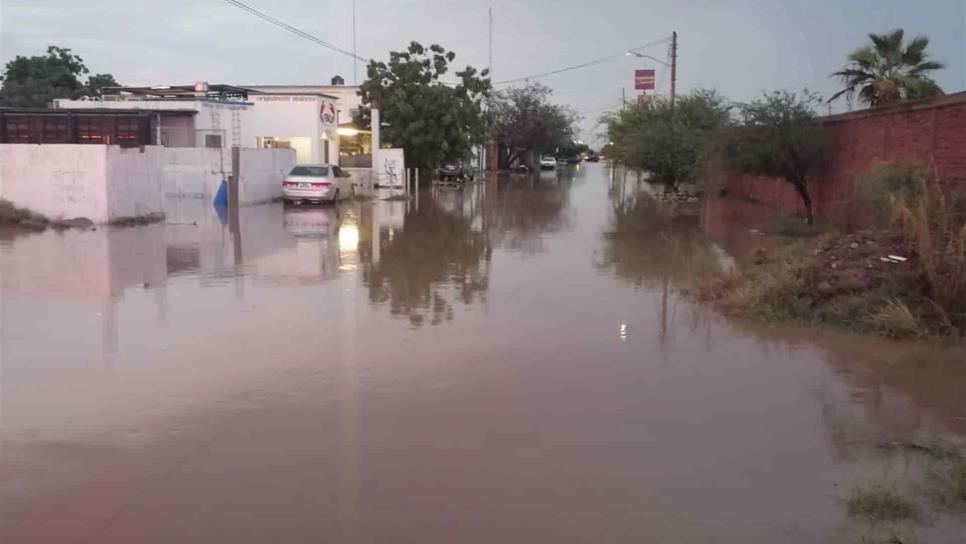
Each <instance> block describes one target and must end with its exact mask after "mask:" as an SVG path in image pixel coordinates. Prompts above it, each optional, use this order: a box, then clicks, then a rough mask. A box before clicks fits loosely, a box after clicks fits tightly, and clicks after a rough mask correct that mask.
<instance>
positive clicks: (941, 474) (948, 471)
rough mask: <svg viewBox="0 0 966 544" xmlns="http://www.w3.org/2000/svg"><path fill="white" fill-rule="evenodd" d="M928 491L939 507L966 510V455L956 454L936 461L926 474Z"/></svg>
mask: <svg viewBox="0 0 966 544" xmlns="http://www.w3.org/2000/svg"><path fill="white" fill-rule="evenodd" d="M926 490H927V493H928V494H929V496H930V498H932V500H933V501H934V502H935V503H936V504H938V505H939V506H942V507H944V508H950V509H960V510H964V509H966V454H963V453H962V452H956V453H955V454H952V455H947V456H946V457H944V458H942V459H938V460H936V461H934V462H933V463H932V464H931V465H930V467H929V469H928V470H927V472H926Z"/></svg>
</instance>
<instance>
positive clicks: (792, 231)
mask: <svg viewBox="0 0 966 544" xmlns="http://www.w3.org/2000/svg"><path fill="white" fill-rule="evenodd" d="M830 230H831V227H829V225H827V224H825V223H824V222H823V221H821V220H820V219H815V222H814V224H812V225H809V224H808V223H807V222H806V221H805V218H804V217H802V216H800V215H798V214H784V215H780V216H778V217H776V218H774V219H772V220H771V221H769V222H768V223H765V224H764V225H762V226H761V231H762V232H764V233H766V234H773V235H778V236H785V237H788V238H813V237H815V236H819V235H821V234H825V233H827V232H829V231H830Z"/></svg>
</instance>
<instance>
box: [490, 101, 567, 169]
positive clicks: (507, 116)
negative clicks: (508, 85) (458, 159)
mask: <svg viewBox="0 0 966 544" xmlns="http://www.w3.org/2000/svg"><path fill="white" fill-rule="evenodd" d="M551 94H552V91H551V90H550V88H549V87H545V86H543V85H540V84H538V83H532V84H530V85H527V86H525V87H519V88H513V89H507V90H505V91H500V92H497V93H495V94H494V96H493V99H492V100H491V101H490V115H491V119H492V129H491V133H490V134H491V136H492V137H493V139H494V140H495V141H496V142H498V143H500V144H502V146H501V147H502V149H503V152H502V154H501V155H500V159H499V160H500V168H501V169H503V170H506V169H509V168H511V167H512V166H513V164H514V163H516V162H517V161H519V160H521V159H522V158H523V157H524V156H525V155H526V154H527V153H531V152H532V153H533V154H534V155H537V156H539V155H540V154H541V153H543V152H545V151H553V150H556V149H557V148H560V147H564V146H566V145H567V144H568V143H569V142H571V141H572V140H573V134H574V129H573V124H574V120H575V119H576V114H574V113H573V112H572V111H571V110H570V109H569V108H567V107H565V106H560V105H557V104H551V103H550V95H551Z"/></svg>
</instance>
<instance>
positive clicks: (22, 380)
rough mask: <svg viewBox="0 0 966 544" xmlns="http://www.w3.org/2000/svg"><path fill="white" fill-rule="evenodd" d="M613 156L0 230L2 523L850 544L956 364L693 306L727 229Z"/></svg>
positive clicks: (947, 416)
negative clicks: (676, 204) (850, 500)
mask: <svg viewBox="0 0 966 544" xmlns="http://www.w3.org/2000/svg"><path fill="white" fill-rule="evenodd" d="M608 176H609V172H608V170H607V169H606V167H605V166H604V165H587V166H585V167H581V168H579V169H576V170H573V171H566V172H560V173H557V174H544V175H542V176H540V177H539V178H536V179H527V178H518V179H501V180H491V181H489V182H487V183H486V184H485V185H476V186H474V187H472V188H467V189H466V190H463V191H455V190H437V191H436V192H429V191H425V192H423V193H422V194H421V195H420V198H419V202H418V205H417V203H416V202H409V203H406V202H388V201H376V202H369V203H361V204H354V205H347V206H344V207H339V208H337V209H335V208H286V207H283V206H282V205H281V204H274V205H264V206H255V207H248V208H244V209H243V210H242V211H241V216H240V222H239V224H237V225H236V226H232V225H231V224H229V225H223V224H222V223H221V222H220V221H219V219H218V216H217V215H215V214H214V213H213V212H211V211H210V209H209V207H208V206H207V204H206V203H199V202H195V201H190V200H187V201H175V202H171V209H172V213H170V214H169V216H168V219H167V223H166V224H159V225H150V226H144V227H132V228H126V229H99V230H96V231H87V232H78V231H69V232H45V233H40V234H36V233H28V234H20V233H11V232H5V233H3V234H2V235H0V287H2V303H0V356H2V369H0V370H2V372H0V394H2V396H0V542H3V543H5V544H13V543H17V544H19V543H33V542H45V543H46V542H90V543H98V544H102V543H114V542H124V543H129V542H147V543H172V542H179V543H185V542H191V543H196V542H197V543H212V542H224V543H233V544H238V543H263V542H285V543H299V542H306V543H307V542H339V543H343V542H344V543H356V542H365V543H370V542H371V543H382V542H403V543H405V542H412V543H420V544H427V543H452V542H460V543H487V544H489V543H493V542H505V543H510V542H514V543H515V542H520V543H524V542H526V543H533V542H547V543H555V544H559V543H564V542H574V543H578V542H579V543H585V542H668V543H671V542H673V543H707V542H716V543H721V542H726V543H743V544H747V543H777V542H789V543H815V542H860V541H861V538H863V530H864V529H863V527H861V526H859V525H857V523H856V522H853V521H850V520H849V519H848V518H847V517H846V514H845V508H844V506H843V498H844V496H845V494H846V493H847V490H848V488H849V487H850V486H851V485H853V484H855V483H856V482H863V481H868V480H903V479H905V478H907V477H911V476H914V474H913V473H914V472H915V471H917V470H918V469H917V463H916V461H915V460H914V459H912V460H910V459H895V458H890V457H887V454H886V453H884V452H883V451H882V450H881V449H880V448H878V447H877V445H878V444H880V443H881V442H882V441H885V440H891V439H895V438H902V437H909V436H935V437H946V438H949V439H952V440H961V439H962V438H963V436H964V434H966V401H964V398H966V368H964V366H966V365H964V364H963V363H964V360H966V356H964V354H963V352H949V351H947V352H939V351H932V350H929V349H926V348H921V347H916V346H911V345H901V344H895V343H888V342H882V341H874V340H866V339H857V338H852V337H847V336H841V335H835V334H831V333H822V332H816V331H809V330H802V329H794V328H767V329H762V328H756V327H752V326H749V325H746V324H742V323H733V322H729V321H728V320H726V319H724V318H723V317H721V316H719V315H717V314H715V313H714V312H713V311H712V310H710V309H708V308H704V307H701V306H699V305H696V304H693V303H692V302H690V301H689V300H688V299H686V298H684V297H682V296H680V295H678V294H677V293H678V291H677V288H678V287H680V286H681V285H682V284H683V283H684V282H685V281H686V280H687V278H688V275H689V274H693V273H697V271H698V270H700V269H702V268H703V267H706V266H714V265H716V264H717V263H720V262H724V261H727V260H728V258H729V257H728V251H730V250H731V249H730V248H729V247H728V243H725V242H722V244H723V245H718V243H716V240H719V238H718V237H716V236H715V234H719V235H720V233H721V232H723V230H722V228H723V227H722V225H720V224H718V223H716V222H713V221H710V220H709V219H708V218H702V217H698V216H694V217H682V218H679V219H677V220H675V222H674V224H673V225H672V226H671V227H670V228H667V229H658V230H655V229H654V228H652V226H651V225H650V224H649V220H648V219H647V211H648V205H646V204H642V203H643V202H645V201H643V200H641V198H642V197H639V196H638V195H637V193H636V192H635V191H636V189H635V188H634V184H633V183H631V184H630V186H627V185H624V184H620V183H614V182H612V181H611V180H610V179H609V177H608ZM709 233H711V234H712V236H709ZM731 240H732V241H733V239H731ZM911 530H912V531H913V532H914V533H915V534H916V535H917V536H918V537H919V538H921V540H920V541H921V542H966V536H964V535H966V525H964V522H963V521H962V520H961V519H957V518H949V517H943V516H938V517H935V518H933V519H930V520H929V521H928V522H926V523H923V524H921V525H919V526H917V527H914V528H913V529H911Z"/></svg>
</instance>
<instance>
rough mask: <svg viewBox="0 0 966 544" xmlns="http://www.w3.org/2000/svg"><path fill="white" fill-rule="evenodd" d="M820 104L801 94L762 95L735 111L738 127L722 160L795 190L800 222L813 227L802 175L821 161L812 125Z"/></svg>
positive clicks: (805, 177)
mask: <svg viewBox="0 0 966 544" xmlns="http://www.w3.org/2000/svg"><path fill="white" fill-rule="evenodd" d="M820 103H821V99H820V98H819V97H818V96H817V95H814V94H811V93H809V92H808V91H804V92H803V93H802V94H801V95H797V94H795V93H791V92H787V91H779V92H774V93H771V94H766V95H765V96H764V98H763V99H761V100H756V101H754V102H751V103H749V104H741V105H739V106H738V112H739V118H740V119H739V122H738V123H737V125H735V126H734V127H732V128H731V129H730V130H729V131H728V135H727V137H726V139H725V145H724V159H725V163H726V164H727V166H728V167H729V168H731V169H732V170H734V171H737V172H742V173H746V174H751V175H756V176H767V177H771V178H780V179H783V180H785V181H787V182H788V183H791V184H792V186H793V187H795V191H796V192H797V193H798V195H799V197H800V198H801V199H802V204H804V205H805V212H806V220H807V222H808V224H809V225H811V224H812V223H813V221H814V212H813V210H812V199H811V196H809V192H808V174H809V173H810V172H811V171H812V170H814V169H815V168H816V167H817V166H819V165H820V164H821V162H822V158H823V151H824V145H823V139H822V129H821V128H820V127H819V126H818V125H817V124H816V123H815V108H816V107H817V106H818V105H819V104H820Z"/></svg>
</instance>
